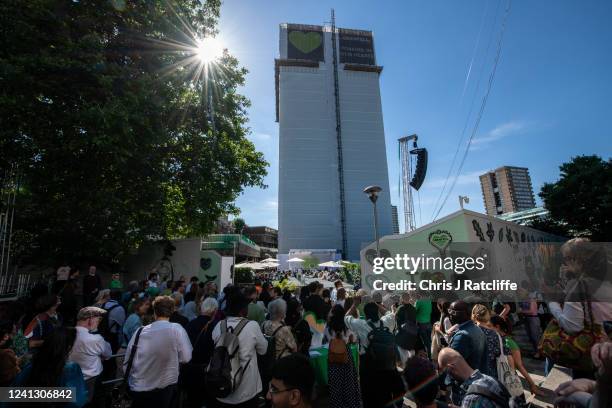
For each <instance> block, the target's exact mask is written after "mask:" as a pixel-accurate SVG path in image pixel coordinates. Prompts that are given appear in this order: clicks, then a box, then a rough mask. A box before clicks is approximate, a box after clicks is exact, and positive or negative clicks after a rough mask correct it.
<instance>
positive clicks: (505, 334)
mask: <svg viewBox="0 0 612 408" xmlns="http://www.w3.org/2000/svg"><path fill="white" fill-rule="evenodd" d="M491 326H492V327H494V328H495V330H496V331H497V332H498V333H499V334H500V335H501V336H502V338H503V339H504V347H505V348H507V349H508V350H509V351H510V355H509V356H508V362H509V363H510V366H511V367H512V368H513V369H514V370H518V371H519V372H520V373H521V374H522V375H523V377H524V378H525V380H527V382H528V383H529V390H530V391H531V393H532V394H537V395H542V391H541V390H540V388H539V387H538V386H537V385H536V383H535V382H534V381H533V379H532V378H531V376H530V375H529V372H528V371H527V369H526V368H525V366H524V365H523V357H522V355H521V349H520V347H519V345H518V344H517V343H516V341H514V339H513V338H512V337H511V336H510V327H509V325H508V322H507V321H506V319H503V318H502V317H500V316H491Z"/></svg>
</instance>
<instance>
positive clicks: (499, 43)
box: [434, 0, 512, 221]
mask: <svg viewBox="0 0 612 408" xmlns="http://www.w3.org/2000/svg"><path fill="white" fill-rule="evenodd" d="M511 7H512V0H508V5H507V6H506V11H505V13H504V19H503V21H502V27H501V31H500V33H499V38H498V41H497V53H496V55H495V61H494V63H493V69H492V70H491V73H490V74H489V82H488V84H487V91H486V92H485V95H484V96H483V98H482V102H481V104H480V110H479V112H478V117H477V119H476V122H475V123H474V127H473V128H472V132H471V134H470V138H469V139H468V143H467V146H466V148H465V152H464V153H463V157H462V159H461V163H460V164H459V168H458V170H457V174H456V176H455V178H454V180H453V184H452V185H451V187H450V189H449V190H448V193H447V194H446V197H444V201H442V204H441V205H440V208H438V211H437V213H436V215H435V216H434V221H435V220H436V219H437V218H438V215H440V211H442V208H443V207H444V205H445V204H446V201H448V198H449V197H450V195H451V193H452V191H453V189H454V188H455V185H456V184H457V179H458V178H459V175H461V170H463V165H464V164H465V159H466V158H467V155H468V153H469V151H470V147H471V145H472V140H473V139H474V135H475V134H476V132H477V131H478V127H479V126H480V121H481V119H482V116H483V114H484V110H485V108H486V106H487V101H488V99H489V95H490V93H491V89H492V87H493V80H494V79H495V73H496V72H497V66H498V65H499V58H500V56H501V50H502V45H503V41H504V33H505V31H506V25H507V22H508V16H509V15H510V9H511Z"/></svg>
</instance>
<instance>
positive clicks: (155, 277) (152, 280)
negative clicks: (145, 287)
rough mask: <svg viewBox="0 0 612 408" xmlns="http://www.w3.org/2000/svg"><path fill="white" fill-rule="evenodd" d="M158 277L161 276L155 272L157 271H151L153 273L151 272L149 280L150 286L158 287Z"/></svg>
mask: <svg viewBox="0 0 612 408" xmlns="http://www.w3.org/2000/svg"><path fill="white" fill-rule="evenodd" d="M158 279H159V278H158V275H157V273H155V272H151V273H150V274H149V280H148V282H149V287H150V288H156V287H157V281H158Z"/></svg>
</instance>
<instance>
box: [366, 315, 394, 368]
mask: <svg viewBox="0 0 612 408" xmlns="http://www.w3.org/2000/svg"><path fill="white" fill-rule="evenodd" d="M368 325H369V326H370V327H371V328H372V330H371V331H370V333H368V347H367V348H366V357H367V358H368V360H369V362H370V364H372V368H373V369H374V370H376V371H388V370H395V360H396V357H397V349H396V346H395V337H394V336H393V333H391V332H390V331H389V329H388V328H387V327H385V326H383V323H382V322H380V325H379V326H378V327H376V326H375V325H374V324H373V323H372V322H368Z"/></svg>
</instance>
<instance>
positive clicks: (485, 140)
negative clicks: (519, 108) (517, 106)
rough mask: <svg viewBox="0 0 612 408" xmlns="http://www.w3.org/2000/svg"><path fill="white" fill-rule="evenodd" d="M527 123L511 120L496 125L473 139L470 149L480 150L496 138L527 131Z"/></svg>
mask: <svg viewBox="0 0 612 408" xmlns="http://www.w3.org/2000/svg"><path fill="white" fill-rule="evenodd" d="M526 128H527V124H526V123H525V122H522V121H511V122H506V123H502V124H501V125H498V126H496V127H495V128H493V129H492V130H490V131H489V132H488V133H486V134H485V135H483V136H479V137H476V138H474V139H473V140H472V145H471V147H470V150H478V149H481V148H484V147H485V146H487V145H488V144H490V143H492V142H495V141H496V140H500V139H503V138H505V137H508V136H511V135H519V134H521V133H523V132H524V131H525V129H526Z"/></svg>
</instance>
